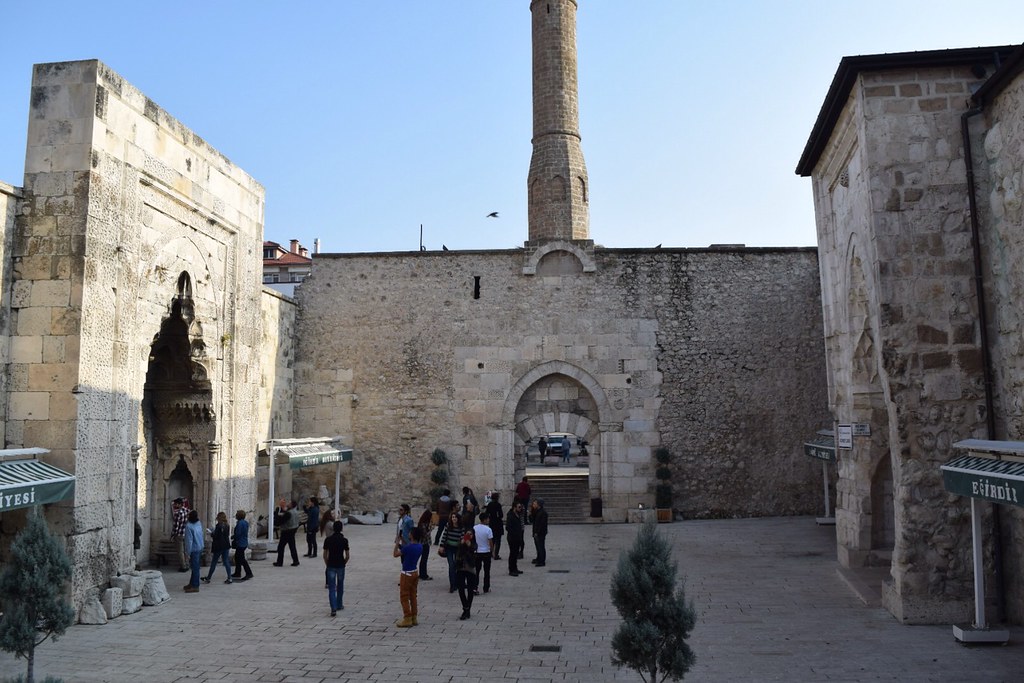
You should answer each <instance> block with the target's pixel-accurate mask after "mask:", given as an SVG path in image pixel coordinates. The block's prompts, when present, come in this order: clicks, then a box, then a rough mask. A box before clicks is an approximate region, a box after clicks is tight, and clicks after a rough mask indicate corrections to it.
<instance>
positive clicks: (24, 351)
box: [10, 335, 43, 363]
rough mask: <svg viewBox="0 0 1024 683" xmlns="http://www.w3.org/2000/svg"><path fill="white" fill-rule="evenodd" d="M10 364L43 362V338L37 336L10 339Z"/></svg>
mask: <svg viewBox="0 0 1024 683" xmlns="http://www.w3.org/2000/svg"><path fill="white" fill-rule="evenodd" d="M10 361H11V362H12V363H41V362H42V361H43V337H41V336H38V335H32V336H24V337H21V336H19V337H12V338H11V358H10Z"/></svg>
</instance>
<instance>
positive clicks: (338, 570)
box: [324, 520, 349, 617]
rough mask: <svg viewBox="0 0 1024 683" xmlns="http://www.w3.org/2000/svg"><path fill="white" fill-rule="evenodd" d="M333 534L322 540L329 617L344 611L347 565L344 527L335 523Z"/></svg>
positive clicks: (346, 544)
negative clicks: (341, 610)
mask: <svg viewBox="0 0 1024 683" xmlns="http://www.w3.org/2000/svg"><path fill="white" fill-rule="evenodd" d="M332 528H333V529H334V533H332V534H331V535H330V536H328V537H327V538H326V539H324V566H326V567H327V601H328V602H329V603H330V605H331V616H332V617H333V616H336V615H337V614H338V610H340V609H345V600H344V597H345V565H347V564H348V558H349V552H348V539H347V538H345V535H344V534H343V533H341V530H342V529H343V528H344V525H343V524H342V523H341V521H340V520H339V521H336V522H335V523H334V526H333V527H332Z"/></svg>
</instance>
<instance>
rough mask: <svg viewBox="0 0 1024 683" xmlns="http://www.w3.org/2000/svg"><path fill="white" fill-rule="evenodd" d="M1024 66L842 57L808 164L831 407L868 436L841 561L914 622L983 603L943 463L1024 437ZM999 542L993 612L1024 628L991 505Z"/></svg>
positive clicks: (938, 54) (1023, 54)
mask: <svg viewBox="0 0 1024 683" xmlns="http://www.w3.org/2000/svg"><path fill="white" fill-rule="evenodd" d="M1022 64H1024V50H1022V48H1020V47H1017V46H1008V47H991V48H974V49H962V50H941V51H934V52H915V53H902V54H883V55H868V56H862V57H847V58H844V59H843V60H842V62H841V63H840V65H839V69H838V71H837V73H836V76H835V79H834V80H833V82H832V86H831V88H830V90H829V92H828V94H827V96H826V99H825V102H824V104H823V106H822V109H821V113H820V114H819V117H818V120H817V122H816V123H815V126H814V129H813V130H812V132H811V135H810V139H809V140H808V142H807V146H806V148H805V149H804V153H803V156H802V157H801V159H800V162H799V165H798V167H797V172H798V173H799V174H800V175H803V176H810V177H811V179H812V184H813V188H814V202H815V211H816V216H817V229H818V244H819V259H820V262H821V289H822V305H823V310H824V324H825V327H824V331H825V346H826V352H827V363H828V378H829V380H828V381H829V389H828V402H829V408H830V409H831V411H832V413H833V415H834V417H835V419H836V420H837V421H838V422H840V423H845V424H854V423H861V424H865V425H869V427H870V435H868V436H863V437H857V438H855V439H854V444H853V449H852V450H850V451H842V452H841V453H840V458H839V481H838V505H837V509H836V523H837V541H838V547H839V561H840V563H841V564H842V565H843V566H845V567H863V566H872V565H874V566H883V567H886V568H889V570H890V571H889V572H888V574H887V579H886V581H885V583H884V585H883V599H884V602H885V604H886V606H887V607H888V609H889V610H890V611H891V612H892V613H893V614H894V615H896V616H897V617H898V618H899V619H901V620H902V621H905V622H908V623H942V622H951V621H966V618H967V615H969V614H970V612H971V609H972V606H973V599H972V593H971V582H972V578H973V574H972V564H971V530H970V517H969V513H968V506H967V501H966V499H964V498H961V497H960V496H956V495H952V494H950V493H947V492H946V491H945V490H944V487H943V478H942V474H941V472H940V469H939V467H940V466H941V465H943V464H944V463H946V462H947V461H949V460H950V459H951V458H952V456H953V455H954V454H955V449H954V448H953V445H954V444H955V443H956V442H958V441H960V440H963V439H968V438H980V439H988V440H1020V439H1024V412H1022V404H1021V401H1020V398H1019V397H1020V389H1021V385H1022V383H1024V362H1022V360H1021V358H1022V356H1021V347H1020V344H1021V342H1020V332H1021V330H1020V325H1021V310H1020V301H1021V300H1022V297H1024V280H1022V278H1021V276H1020V267H1019V266H1020V264H1021V262H1022V260H1024V241H1022V239H1021V234H1024V233H1022V228H1024V217H1022V209H1021V206H1022V205H1021V196H1022V183H1021V165H1022V161H1024V123H1022V121H1021V117H1020V111H1021V108H1022V106H1024V76H1022V75H1021V71H1022ZM979 283H981V284H982V285H983V286H982V287H979V286H978V284H979ZM986 302H987V303H986ZM986 528H988V529H989V530H990V531H991V533H989V535H988V540H987V549H988V553H989V554H988V562H987V563H986V565H987V567H988V571H989V574H988V576H987V577H986V578H987V582H986V583H987V586H988V600H989V602H990V603H991V604H992V606H995V607H1002V606H1003V605H1005V610H1000V611H1004V613H1005V616H1006V617H1007V618H1008V619H1009V620H1011V621H1012V622H1014V623H1021V620H1022V619H1024V579H1022V575H1024V573H1022V568H1024V567H1022V562H1024V516H1022V515H1021V511H1020V509H1019V508H1014V507H1008V506H1005V505H994V506H992V507H991V510H990V513H989V517H988V519H987V521H986ZM1000 557H1001V558H1002V559H1001V560H1000V559H999V558H1000Z"/></svg>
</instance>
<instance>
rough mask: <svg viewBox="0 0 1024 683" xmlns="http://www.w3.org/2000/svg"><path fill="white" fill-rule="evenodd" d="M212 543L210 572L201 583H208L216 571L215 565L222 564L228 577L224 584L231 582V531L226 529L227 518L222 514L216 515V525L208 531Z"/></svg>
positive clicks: (228, 528)
mask: <svg viewBox="0 0 1024 683" xmlns="http://www.w3.org/2000/svg"><path fill="white" fill-rule="evenodd" d="M210 534H211V536H212V539H213V540H212V541H211V542H210V571H208V572H207V573H206V576H204V577H203V583H210V579H212V578H213V572H214V571H215V570H216V569H217V563H218V562H223V563H224V572H225V573H226V574H227V575H228V578H227V581H225V582H224V583H232V581H231V559H230V557H229V555H230V553H231V529H230V527H228V516H227V514H225V513H223V512H218V513H217V524H216V525H215V526H214V527H213V529H211V530H210Z"/></svg>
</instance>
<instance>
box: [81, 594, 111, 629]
mask: <svg viewBox="0 0 1024 683" xmlns="http://www.w3.org/2000/svg"><path fill="white" fill-rule="evenodd" d="M78 623H79V624H105V623H107V611H106V610H105V609H104V607H103V604H102V603H100V599H99V598H98V597H97V596H95V595H90V596H89V597H87V598H86V599H85V600H84V601H83V602H82V608H81V609H80V610H79V611H78Z"/></svg>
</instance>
